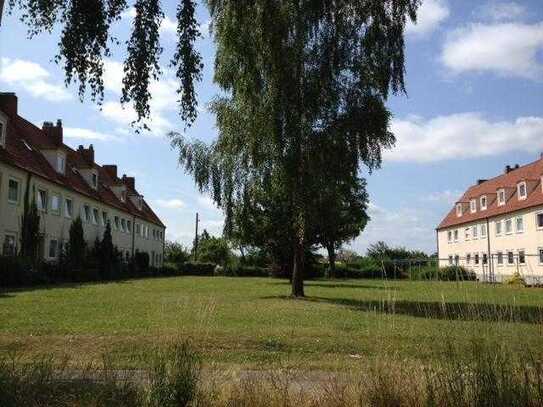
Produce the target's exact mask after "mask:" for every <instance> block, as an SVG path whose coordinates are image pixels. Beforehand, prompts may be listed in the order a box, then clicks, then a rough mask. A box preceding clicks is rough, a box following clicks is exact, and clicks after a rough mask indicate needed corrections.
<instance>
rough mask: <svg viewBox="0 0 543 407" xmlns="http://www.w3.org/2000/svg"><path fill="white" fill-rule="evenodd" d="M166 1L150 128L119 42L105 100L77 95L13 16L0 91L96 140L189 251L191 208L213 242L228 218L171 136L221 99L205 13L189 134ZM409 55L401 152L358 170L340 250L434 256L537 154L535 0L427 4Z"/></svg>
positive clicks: (542, 112)
mask: <svg viewBox="0 0 543 407" xmlns="http://www.w3.org/2000/svg"><path fill="white" fill-rule="evenodd" d="M162 4H163V6H164V9H165V14H166V17H165V19H164V20H163V22H162V25H161V45H162V46H163V48H164V51H163V54H162V59H161V66H162V68H163V75H162V78H161V79H160V81H158V82H155V83H153V84H152V86H151V90H152V96H153V100H152V103H151V109H152V112H151V122H150V123H149V124H150V126H151V128H152V132H148V133H144V134H136V133H135V132H134V131H133V129H132V128H131V127H130V122H131V121H132V120H133V119H134V112H133V110H132V109H131V108H130V107H129V106H125V107H123V106H121V104H120V103H119V99H120V90H121V81H122V63H123V60H124V58H125V50H124V49H123V47H122V46H113V47H112V55H111V57H110V58H108V59H107V61H106V64H105V68H106V69H105V75H104V82H105V98H104V102H103V104H102V106H98V105H97V104H95V103H93V102H92V101H91V100H90V98H88V97H87V98H85V99H84V100H83V101H80V100H79V98H78V95H77V88H76V87H75V86H74V85H71V86H68V87H66V86H65V84H64V75H63V71H62V69H61V67H59V66H58V65H57V64H56V63H55V62H54V61H53V59H54V56H55V55H56V53H57V43H58V39H59V32H58V30H55V31H53V32H52V33H51V34H49V33H45V34H40V35H38V36H37V37H34V38H32V39H29V38H28V36H27V31H26V27H25V26H24V25H23V24H22V23H21V22H20V21H19V19H18V16H19V15H18V14H19V12H18V10H15V11H14V13H13V14H12V15H5V16H4V20H3V22H2V27H1V28H0V90H1V91H9V92H16V93H17V95H18V97H19V112H20V115H22V116H23V117H25V118H26V119H28V120H30V121H31V122H33V123H34V124H36V125H37V126H39V127H41V124H42V123H43V122H44V121H56V119H57V118H60V119H62V121H63V125H64V138H65V143H66V144H68V145H70V146H72V147H77V146H78V145H80V144H83V145H88V144H93V145H94V148H95V157H96V161H97V162H98V163H99V164H117V165H118V167H119V172H120V174H123V173H125V174H127V175H131V176H134V177H135V178H136V188H137V189H138V190H139V191H140V193H142V194H143V195H144V196H145V199H146V200H147V201H148V202H149V203H150V204H151V206H152V207H153V208H154V209H155V211H156V212H157V213H158V215H159V216H160V217H161V219H162V220H163V221H164V222H165V223H166V225H167V233H166V237H167V239H170V240H176V241H180V242H182V243H184V244H186V245H190V242H191V241H192V239H193V236H194V218H195V214H196V212H198V213H199V214H200V218H201V224H200V227H201V228H205V229H207V230H208V231H209V232H210V233H212V234H215V235H220V234H221V231H222V225H223V216H222V213H221V212H220V211H219V210H218V209H217V208H216V207H215V206H214V205H213V202H212V201H211V200H210V199H209V198H208V197H207V196H205V195H202V194H200V193H199V191H198V190H197V188H196V187H195V185H194V181H193V179H192V178H191V176H190V175H189V174H185V173H184V171H183V169H182V168H181V167H179V165H178V160H177V157H178V155H177V152H176V151H175V150H174V149H172V148H171V146H170V143H169V140H168V138H167V137H166V134H167V133H168V132H170V131H178V132H186V135H187V136H188V137H189V138H193V139H196V138H197V139H200V140H203V141H207V142H210V141H212V140H213V139H215V138H216V136H217V130H216V128H215V118H214V116H213V115H212V114H210V113H209V112H207V110H206V105H207V103H209V102H210V101H211V100H212V99H213V97H214V96H215V95H216V94H217V93H218V88H217V87H216V86H215V85H214V84H213V60H214V50H215V48H214V45H213V36H212V33H210V32H209V15H208V14H207V11H206V10H205V8H204V7H202V6H200V7H199V8H198V11H197V14H198V21H199V23H200V27H201V32H202V38H201V39H200V40H199V41H198V48H199V50H200V52H201V53H202V56H203V59H204V65H205V68H204V75H203V79H202V81H201V82H200V83H199V85H198V88H197V90H198V96H199V103H200V108H199V110H200V113H199V116H198V119H197V121H196V122H195V124H194V125H193V126H192V127H191V128H190V129H188V130H186V131H185V129H184V126H183V123H182V122H181V120H180V119H179V117H178V109H177V95H176V93H175V89H176V88H177V84H176V82H175V80H174V79H173V75H172V72H171V69H170V68H169V66H168V65H169V60H170V58H171V56H172V55H173V50H174V47H175V38H176V37H175V35H176V32H175V30H176V23H175V20H174V18H175V7H176V4H177V1H174V0H163V1H162ZM5 14H6V13H5ZM132 19H133V11H131V9H129V10H127V11H126V12H125V13H124V14H123V18H122V19H121V20H120V21H119V22H117V23H116V24H115V26H114V28H113V32H114V34H115V35H116V36H117V37H118V38H120V39H123V40H124V39H126V38H128V35H129V33H130V28H131V24H132ZM121 45H122V44H121ZM406 56H407V61H406V70H407V73H406V82H407V95H404V94H400V95H396V96H393V97H391V98H390V99H389V102H388V108H389V109H390V110H391V112H392V113H393V120H392V123H391V129H392V131H393V132H394V134H395V136H396V138H397V143H396V146H395V147H394V148H393V149H392V150H389V151H386V152H385V154H384V160H383V165H382V168H381V169H379V170H376V171H374V172H372V173H371V174H368V173H367V172H364V174H363V175H364V176H366V177H367V181H368V190H369V194H370V206H369V213H370V216H371V221H370V223H369V224H368V226H367V227H366V229H365V230H364V231H363V232H362V234H361V235H360V236H359V237H358V238H357V239H356V240H354V241H353V242H351V243H350V244H349V245H348V246H349V247H350V248H352V249H354V250H356V251H358V252H360V253H364V252H365V250H366V249H367V247H368V245H370V244H372V243H375V242H377V241H379V240H383V241H386V242H388V243H389V244H391V245H397V246H405V247H408V248H413V249H419V250H424V251H426V252H428V253H432V252H434V251H435V250H436V235H435V228H436V226H437V225H438V224H439V222H440V221H441V219H442V218H443V217H444V216H445V215H446V214H447V212H448V211H449V210H450V209H451V208H452V206H453V204H454V202H455V201H456V200H457V199H458V198H459V197H460V196H461V195H462V193H463V192H464V191H465V190H466V189H467V188H468V187H469V186H471V185H472V184H474V183H475V182H476V180H477V179H479V178H490V177H493V176H496V175H498V174H500V173H501V172H502V171H503V169H504V167H505V165H507V164H517V163H518V164H521V165H522V164H526V163H529V162H532V161H535V160H536V159H538V158H539V157H540V154H541V152H543V3H542V1H541V0H526V1H520V0H519V1H498V0H490V1H475V0H454V1H452V0H423V4H422V6H421V8H420V10H419V16H418V21H417V24H410V25H409V26H408V27H407V32H406Z"/></svg>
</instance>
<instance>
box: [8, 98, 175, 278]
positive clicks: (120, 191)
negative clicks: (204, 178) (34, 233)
mask: <svg viewBox="0 0 543 407" xmlns="http://www.w3.org/2000/svg"><path fill="white" fill-rule="evenodd" d="M17 104H18V100H17V96H16V95H15V94H13V93H0V243H1V250H2V254H4V255H13V254H15V253H17V251H18V245H19V244H20V237H21V232H20V228H21V216H22V214H23V207H24V205H23V204H24V200H25V196H29V197H31V198H29V199H35V200H36V205H37V207H38V210H39V213H40V230H41V235H42V237H43V238H42V245H41V246H42V247H40V254H41V256H42V258H44V259H45V260H47V261H55V260H57V259H58V257H59V254H60V252H61V250H62V248H63V245H64V244H65V243H66V242H67V241H68V239H69V230H70V226H71V224H72V222H73V220H74V219H75V218H77V216H80V217H81V219H82V221H83V228H84V233H85V240H86V241H87V242H88V244H89V245H92V244H93V242H94V240H95V239H96V238H99V239H100V238H102V236H103V233H104V230H105V228H106V225H107V224H108V223H110V225H111V230H112V236H113V244H114V245H115V246H117V248H118V249H119V250H120V251H121V252H122V254H123V257H124V258H127V259H128V258H130V257H132V256H134V255H135V253H136V252H146V253H148V254H149V259H150V264H151V265H152V266H155V267H158V266H161V265H162V262H163V258H164V234H165V229H166V226H165V225H164V223H162V221H161V220H160V219H159V218H158V216H157V215H156V214H155V213H154V212H153V210H152V209H151V207H150V206H149V205H148V203H147V202H146V201H145V199H144V197H143V195H141V194H140V193H139V192H138V190H137V189H136V182H135V178H134V177H127V176H126V175H123V176H122V177H120V176H118V174H117V166H116V165H98V164H97V163H96V162H95V160H94V148H93V146H92V145H90V146H89V147H86V148H85V147H83V146H79V147H78V148H77V149H72V148H70V147H69V146H67V145H66V144H64V142H63V128H62V122H61V121H60V120H58V121H57V122H56V123H55V124H53V123H51V122H44V123H43V125H42V127H41V128H39V127H36V126H35V125H33V124H32V123H30V122H28V121H27V120H25V119H24V118H22V117H21V116H19V115H18V106H17ZM27 194H28V195H27Z"/></svg>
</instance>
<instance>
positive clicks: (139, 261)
mask: <svg viewBox="0 0 543 407" xmlns="http://www.w3.org/2000/svg"><path fill="white" fill-rule="evenodd" d="M134 264H135V267H136V272H137V273H147V272H148V271H149V254H148V253H146V252H138V251H136V254H135V255H134Z"/></svg>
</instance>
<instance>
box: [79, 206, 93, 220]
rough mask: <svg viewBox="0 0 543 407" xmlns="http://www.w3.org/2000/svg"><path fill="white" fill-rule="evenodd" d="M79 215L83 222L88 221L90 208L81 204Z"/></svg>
mask: <svg viewBox="0 0 543 407" xmlns="http://www.w3.org/2000/svg"><path fill="white" fill-rule="evenodd" d="M81 216H82V217H83V219H84V220H85V222H90V219H91V209H90V206H89V205H83V212H82V213H81Z"/></svg>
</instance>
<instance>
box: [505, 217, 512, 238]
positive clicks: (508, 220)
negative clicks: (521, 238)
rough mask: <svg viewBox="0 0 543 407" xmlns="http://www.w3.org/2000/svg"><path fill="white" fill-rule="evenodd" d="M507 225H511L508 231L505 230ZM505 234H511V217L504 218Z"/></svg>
mask: <svg viewBox="0 0 543 407" xmlns="http://www.w3.org/2000/svg"><path fill="white" fill-rule="evenodd" d="M507 225H510V226H511V228H510V230H509V231H507ZM505 234H506V235H512V234H513V218H508V219H505Z"/></svg>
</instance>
